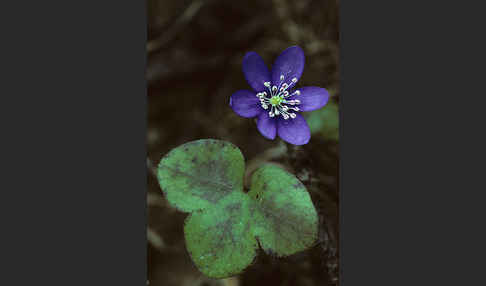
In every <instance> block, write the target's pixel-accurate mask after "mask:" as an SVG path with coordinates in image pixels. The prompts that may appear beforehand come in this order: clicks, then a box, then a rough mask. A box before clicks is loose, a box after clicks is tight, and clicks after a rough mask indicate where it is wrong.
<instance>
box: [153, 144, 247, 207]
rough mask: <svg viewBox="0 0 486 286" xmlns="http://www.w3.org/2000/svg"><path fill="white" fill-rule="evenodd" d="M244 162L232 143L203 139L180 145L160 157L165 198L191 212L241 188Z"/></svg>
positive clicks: (160, 177) (161, 182)
mask: <svg viewBox="0 0 486 286" xmlns="http://www.w3.org/2000/svg"><path fill="white" fill-rule="evenodd" d="M244 170H245V161H244V158H243V155H242V154H241V152H240V150H239V149H238V148H237V147H236V146H234V145H233V144H231V143H229V142H225V141H220V140H213V139H203V140H197V141H192V142H188V143H186V144H183V145H181V146H179V147H177V148H175V149H173V150H172V151H170V152H169V153H168V154H167V155H165V156H164V158H162V160H161V161H160V164H159V167H158V179H159V183H160V187H161V188H162V191H163V192H164V193H165V195H166V197H167V200H168V201H169V202H170V203H171V204H172V205H174V206H175V207H176V208H178V209H180V210H182V211H185V212H191V211H194V210H199V209H204V208H207V207H209V206H211V205H214V204H216V203H217V202H218V201H219V200H221V199H222V198H224V197H225V196H227V195H229V194H231V193H232V192H234V191H238V192H242V191H243V174H244Z"/></svg>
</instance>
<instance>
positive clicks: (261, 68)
mask: <svg viewBox="0 0 486 286" xmlns="http://www.w3.org/2000/svg"><path fill="white" fill-rule="evenodd" d="M242 66H243V74H244V75H245V79H246V81H247V82H248V84H249V85H250V86H251V87H252V88H253V89H254V90H255V91H256V92H260V91H264V90H266V89H267V88H266V87H265V86H264V85H263V83H264V82H268V81H270V80H271V77H270V71H269V70H268V68H267V66H266V65H265V62H263V59H262V58H261V57H260V56H259V55H258V54H257V53H255V52H248V53H246V55H245V57H244V58H243V64H242Z"/></svg>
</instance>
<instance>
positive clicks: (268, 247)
mask: <svg viewBox="0 0 486 286" xmlns="http://www.w3.org/2000/svg"><path fill="white" fill-rule="evenodd" d="M248 195H249V196H250V198H252V199H253V200H254V201H255V202H257V207H256V211H255V212H254V217H253V228H252V231H253V234H254V235H255V236H257V237H258V240H259V241H260V245H261V246H262V248H263V250H265V252H266V253H269V254H275V255H277V256H287V255H290V254H294V253H296V252H298V251H302V250H305V249H306V248H308V247H310V246H312V244H313V243H314V242H315V240H316V239H317V230H318V217H317V212H316V210H315V208H314V205H313V204H312V201H311V198H310V196H309V193H308V192H307V190H306V188H305V186H304V185H303V184H302V183H301V182H300V181H299V180H298V179H297V178H296V177H295V176H294V175H292V174H290V173H287V172H286V171H285V170H283V169H281V168H279V167H276V166H274V165H265V166H263V167H261V168H260V169H258V170H257V171H256V172H255V173H254V174H253V176H252V185H251V191H250V192H249V193H248Z"/></svg>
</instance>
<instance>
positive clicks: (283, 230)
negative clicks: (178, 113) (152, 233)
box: [158, 139, 317, 278]
mask: <svg viewBox="0 0 486 286" xmlns="http://www.w3.org/2000/svg"><path fill="white" fill-rule="evenodd" d="M243 175H244V158H243V155H242V154H241V152H240V150H239V149H238V148H237V147H236V146H234V145H233V144H231V143H229V142H225V141H220V140H213V139H203V140H197V141H192V142H189V143H186V144H183V145H181V146H179V147H177V148H175V149H173V150H172V151H170V152H169V153H168V154H167V155H166V156H164V158H163V159H162V160H161V162H160V164H159V168H158V178H159V183H160V186H161V188H162V190H163V192H164V193H165V194H166V197H167V199H168V201H169V202H170V203H171V204H172V205H174V206H175V207H177V208H178V209H180V210H182V211H185V212H190V213H191V214H190V215H189V216H188V217H187V219H186V223H185V226H184V234H185V239H186V246H187V250H188V251H189V253H190V255H191V258H192V259H193V261H194V263H195V264H196V266H197V267H198V269H199V270H200V271H201V272H203V273H204V274H206V275H207V276H209V277H213V278H222V277H228V276H232V275H235V274H238V273H240V272H241V271H243V270H244V269H245V268H246V267H247V266H248V265H250V264H251V263H252V261H253V260H254V258H255V256H256V250H257V248H258V242H260V245H261V247H262V248H263V249H264V250H265V252H267V253H270V254H274V255H277V256H287V255H290V254H293V253H296V252H298V251H301V250H304V249H306V248H308V247H310V246H311V245H312V244H313V243H314V241H315V239H316V238H317V214H316V210H315V208H314V206H313V204H312V201H311V199H310V196H309V194H308V192H307V190H306V188H305V186H304V185H303V184H302V183H301V182H300V181H299V180H298V179H297V178H296V177H295V176H294V175H292V174H290V173H288V172H286V171H285V170H283V169H281V168H279V167H276V166H273V165H265V166H263V167H261V168H259V169H258V170H256V171H255V173H254V174H253V176H252V185H251V190H250V191H249V192H248V193H245V192H243Z"/></svg>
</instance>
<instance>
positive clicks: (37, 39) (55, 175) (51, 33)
mask: <svg viewBox="0 0 486 286" xmlns="http://www.w3.org/2000/svg"><path fill="white" fill-rule="evenodd" d="M8 2H11V3H10V4H11V5H12V4H13V5H15V4H17V5H16V6H18V7H12V6H10V7H9V8H8V9H7V8H4V5H2V8H3V9H1V10H2V12H6V13H2V19H3V20H10V21H9V22H10V23H9V24H5V22H4V25H3V27H4V28H7V29H8V32H5V31H4V33H2V35H3V36H2V39H3V40H2V43H3V44H2V48H1V50H2V52H3V53H2V65H1V66H2V67H1V69H2V70H3V69H5V70H3V72H2V75H4V77H3V80H2V84H1V87H2V89H4V88H5V89H7V91H5V90H3V91H2V93H1V94H2V98H3V99H4V101H3V103H2V104H1V109H2V112H1V114H2V115H1V116H2V120H1V121H2V132H3V133H2V143H3V144H2V147H3V148H2V150H3V152H2V155H3V156H2V163H3V164H4V166H3V167H4V168H2V170H4V172H3V175H2V180H0V181H2V186H1V189H2V195H1V196H2V199H0V202H1V203H0V204H1V205H2V207H1V209H2V215H1V219H0V220H1V222H2V239H1V241H2V246H1V247H0V249H1V250H2V255H1V258H0V260H2V262H3V263H2V265H3V269H2V271H1V275H0V280H1V281H0V285H83V286H84V285H130V286H134V285H145V284H146V272H147V271H146V215H145V209H146V207H145V202H146V188H147V177H146V165H145V158H146V151H145V149H146V147H145V134H146V130H145V129H146V83H145V66H146V49H145V47H146V37H147V36H146V30H147V27H146V11H145V5H146V4H145V1H113V0H112V1H54V2H53V1H47V2H46V1H40V2H39V1H31V2H29V3H25V2H18V1H8ZM2 4H5V5H7V4H8V3H2ZM16 12H18V13H16ZM8 17H11V19H8ZM14 30H15V31H14ZM6 100H9V101H11V102H9V103H7V102H6ZM4 184H6V186H4ZM7 194H8V200H7V199H6V198H5V197H4V196H5V195H7ZM5 212H8V213H5ZM4 280H5V281H4Z"/></svg>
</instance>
